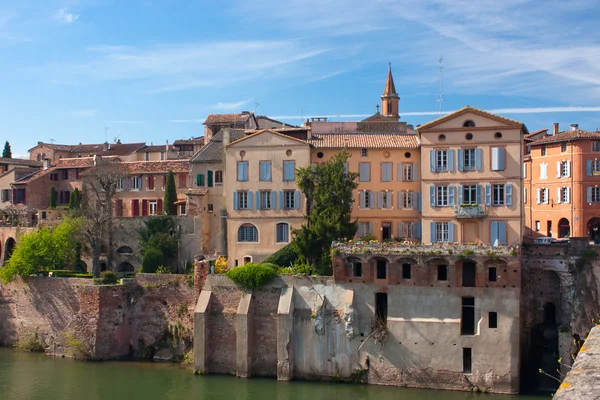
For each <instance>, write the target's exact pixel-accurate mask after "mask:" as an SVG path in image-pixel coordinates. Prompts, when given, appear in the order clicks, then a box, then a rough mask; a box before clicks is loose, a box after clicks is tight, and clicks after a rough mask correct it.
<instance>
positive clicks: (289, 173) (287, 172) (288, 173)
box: [283, 161, 348, 181]
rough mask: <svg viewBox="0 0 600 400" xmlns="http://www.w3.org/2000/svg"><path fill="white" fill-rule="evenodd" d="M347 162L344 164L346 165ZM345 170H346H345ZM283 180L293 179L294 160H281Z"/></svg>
mask: <svg viewBox="0 0 600 400" xmlns="http://www.w3.org/2000/svg"><path fill="white" fill-rule="evenodd" d="M346 166H347V164H344V167H346ZM346 172H348V171H347V170H346ZM283 180H284V181H293V180H294V162H293V161H284V162H283Z"/></svg>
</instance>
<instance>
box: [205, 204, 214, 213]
mask: <svg viewBox="0 0 600 400" xmlns="http://www.w3.org/2000/svg"><path fill="white" fill-rule="evenodd" d="M206 211H208V212H213V211H214V208H213V205H212V204H207V205H206Z"/></svg>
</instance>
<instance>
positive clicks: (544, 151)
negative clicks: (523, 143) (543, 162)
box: [541, 144, 546, 156]
mask: <svg viewBox="0 0 600 400" xmlns="http://www.w3.org/2000/svg"><path fill="white" fill-rule="evenodd" d="M541 150H542V155H543V156H545V155H546V145H545V144H543V145H542V149H541Z"/></svg>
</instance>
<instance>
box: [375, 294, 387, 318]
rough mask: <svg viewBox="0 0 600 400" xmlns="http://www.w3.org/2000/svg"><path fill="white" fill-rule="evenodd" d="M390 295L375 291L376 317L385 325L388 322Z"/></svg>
mask: <svg viewBox="0 0 600 400" xmlns="http://www.w3.org/2000/svg"><path fill="white" fill-rule="evenodd" d="M387 312H388V297H387V293H375V317H377V320H378V321H381V323H382V324H383V326H386V324H387Z"/></svg>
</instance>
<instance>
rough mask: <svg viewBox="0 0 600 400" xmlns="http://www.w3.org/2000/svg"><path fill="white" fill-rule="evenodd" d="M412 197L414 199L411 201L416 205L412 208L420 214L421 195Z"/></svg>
mask: <svg viewBox="0 0 600 400" xmlns="http://www.w3.org/2000/svg"><path fill="white" fill-rule="evenodd" d="M414 195H415V198H414V199H413V203H416V204H415V206H414V207H415V208H416V209H417V211H418V212H421V209H422V206H421V193H414Z"/></svg>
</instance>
